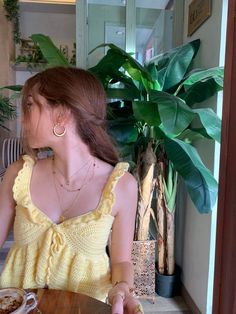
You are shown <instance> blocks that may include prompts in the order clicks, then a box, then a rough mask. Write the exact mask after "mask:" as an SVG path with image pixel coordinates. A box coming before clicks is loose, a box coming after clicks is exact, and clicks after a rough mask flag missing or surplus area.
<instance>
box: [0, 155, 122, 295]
mask: <svg viewBox="0 0 236 314" xmlns="http://www.w3.org/2000/svg"><path fill="white" fill-rule="evenodd" d="M23 159H24V161H25V162H24V165H23V168H22V169H21V170H20V171H19V173H18V176H17V177H16V179H15V183H14V186H13V196H14V199H15V201H16V215H15V222H14V242H13V246H12V248H11V249H10V251H9V253H8V256H7V259H6V262H5V265H4V267H3V271H2V274H1V276H0V287H2V288H4V287H19V288H24V289H27V288H43V287H45V286H46V285H47V286H48V287H49V288H51V289H61V290H68V291H74V292H80V293H84V294H87V295H89V296H92V297H94V298H97V299H99V300H104V299H105V298H106V295H107V292H108V290H109V289H110V287H111V274H110V267H109V258H108V256H107V254H106V245H107V242H108V237H109V234H110V230H111V227H112V224H113V220H114V217H113V216H112V214H111V210H112V206H113V204H114V201H115V195H114V188H115V185H116V183H117V182H118V180H119V178H120V177H122V175H123V174H124V173H125V172H126V171H127V170H128V164H127V163H122V162H120V163H118V164H117V165H116V166H115V168H114V170H113V171H112V173H111V175H110V177H109V179H108V181H107V183H106V185H105V187H104V189H103V192H102V195H101V198H100V201H99V204H98V206H97V208H96V209H94V210H93V211H90V212H88V213H86V214H83V215H80V216H77V217H74V218H70V219H68V220H66V221H64V222H62V223H60V224H55V223H54V222H53V221H52V220H51V219H50V218H49V217H48V216H47V215H46V214H44V213H43V212H42V211H41V210H40V209H39V208H37V207H36V206H35V205H34V204H33V202H32V199H31V195H30V180H31V175H32V170H33V167H34V160H33V159H32V158H31V157H30V156H27V155H25V156H23Z"/></svg>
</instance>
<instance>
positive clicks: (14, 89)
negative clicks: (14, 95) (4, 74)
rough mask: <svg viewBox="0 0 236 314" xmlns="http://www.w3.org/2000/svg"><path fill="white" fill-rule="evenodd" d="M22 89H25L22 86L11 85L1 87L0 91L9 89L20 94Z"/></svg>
mask: <svg viewBox="0 0 236 314" xmlns="http://www.w3.org/2000/svg"><path fill="white" fill-rule="evenodd" d="M22 88H23V86H22V85H10V86H3V87H0V90H2V89H9V90H11V91H14V92H20V91H21V90H22Z"/></svg>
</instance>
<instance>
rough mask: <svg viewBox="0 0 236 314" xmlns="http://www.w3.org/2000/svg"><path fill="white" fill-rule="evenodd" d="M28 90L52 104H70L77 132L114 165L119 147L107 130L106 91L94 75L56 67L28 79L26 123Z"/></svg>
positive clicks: (24, 107)
mask: <svg viewBox="0 0 236 314" xmlns="http://www.w3.org/2000/svg"><path fill="white" fill-rule="evenodd" d="M29 94H31V95H33V98H35V97H34V96H35V95H37V94H39V95H41V96H43V97H44V98H46V100H47V102H48V104H49V105H50V106H51V107H55V106H57V105H59V104H60V105H63V106H65V107H66V108H69V109H70V111H71V113H72V114H73V116H74V119H75V121H76V127H77V131H78V134H79V136H80V137H81V139H82V141H83V142H84V143H85V144H87V145H88V147H89V149H90V152H91V154H92V155H94V156H96V157H97V158H99V159H102V160H104V161H106V162H108V163H110V164H112V165H114V164H116V163H117V161H118V155H117V151H116V149H115V147H114V144H113V142H112V140H111V138H110V137H109V135H108V134H107V131H106V95H105V91H104V89H103V87H102V85H101V83H100V82H99V81H98V80H97V79H96V78H95V77H94V75H92V74H91V73H90V72H88V71H85V70H83V69H78V68H64V67H54V68H50V69H47V70H45V71H42V72H40V73H38V74H36V75H34V76H33V77H31V78H30V79H28V80H27V81H26V83H25V85H24V88H23V98H22V111H23V124H27V120H28V119H29V114H28V109H27V98H28V96H29ZM35 101H36V103H37V99H35ZM39 107H40V104H39ZM23 133H24V131H23Z"/></svg>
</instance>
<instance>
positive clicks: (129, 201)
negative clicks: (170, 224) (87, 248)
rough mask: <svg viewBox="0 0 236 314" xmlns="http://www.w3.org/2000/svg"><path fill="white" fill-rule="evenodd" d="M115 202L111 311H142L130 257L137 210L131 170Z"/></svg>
mask: <svg viewBox="0 0 236 314" xmlns="http://www.w3.org/2000/svg"><path fill="white" fill-rule="evenodd" d="M115 195H116V203H115V206H114V208H113V213H114V215H115V220H114V223H113V227H112V237H111V271H112V283H113V288H112V289H111V290H110V291H109V294H108V300H109V302H110V303H111V304H112V314H123V313H124V308H125V309H126V313H128V314H134V313H135V314H141V313H143V310H142V307H141V305H140V303H139V302H138V300H137V299H135V298H134V297H133V295H132V293H131V291H132V289H133V264H132V261H131V252H132V244H133V237H134V226H135V215H136V210H137V195H138V188H137V182H136V180H135V179H134V177H133V176H132V175H130V174H126V175H124V177H122V178H121V179H120V181H119V183H118V184H117V187H116V189H115Z"/></svg>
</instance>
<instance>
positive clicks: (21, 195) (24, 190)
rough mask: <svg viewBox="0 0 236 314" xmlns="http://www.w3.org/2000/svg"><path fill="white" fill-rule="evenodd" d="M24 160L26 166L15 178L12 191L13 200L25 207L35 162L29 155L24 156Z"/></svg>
mask: <svg viewBox="0 0 236 314" xmlns="http://www.w3.org/2000/svg"><path fill="white" fill-rule="evenodd" d="M22 158H23V160H24V164H23V167H22V168H21V170H20V171H19V172H18V174H17V177H16V178H15V182H14V185H13V188H12V191H13V198H14V200H15V201H16V203H17V204H22V205H24V204H23V203H24V201H26V199H28V193H29V185H30V179H31V174H32V170H33V166H34V164H35V161H34V159H33V158H32V157H30V156H29V155H23V156H22Z"/></svg>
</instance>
